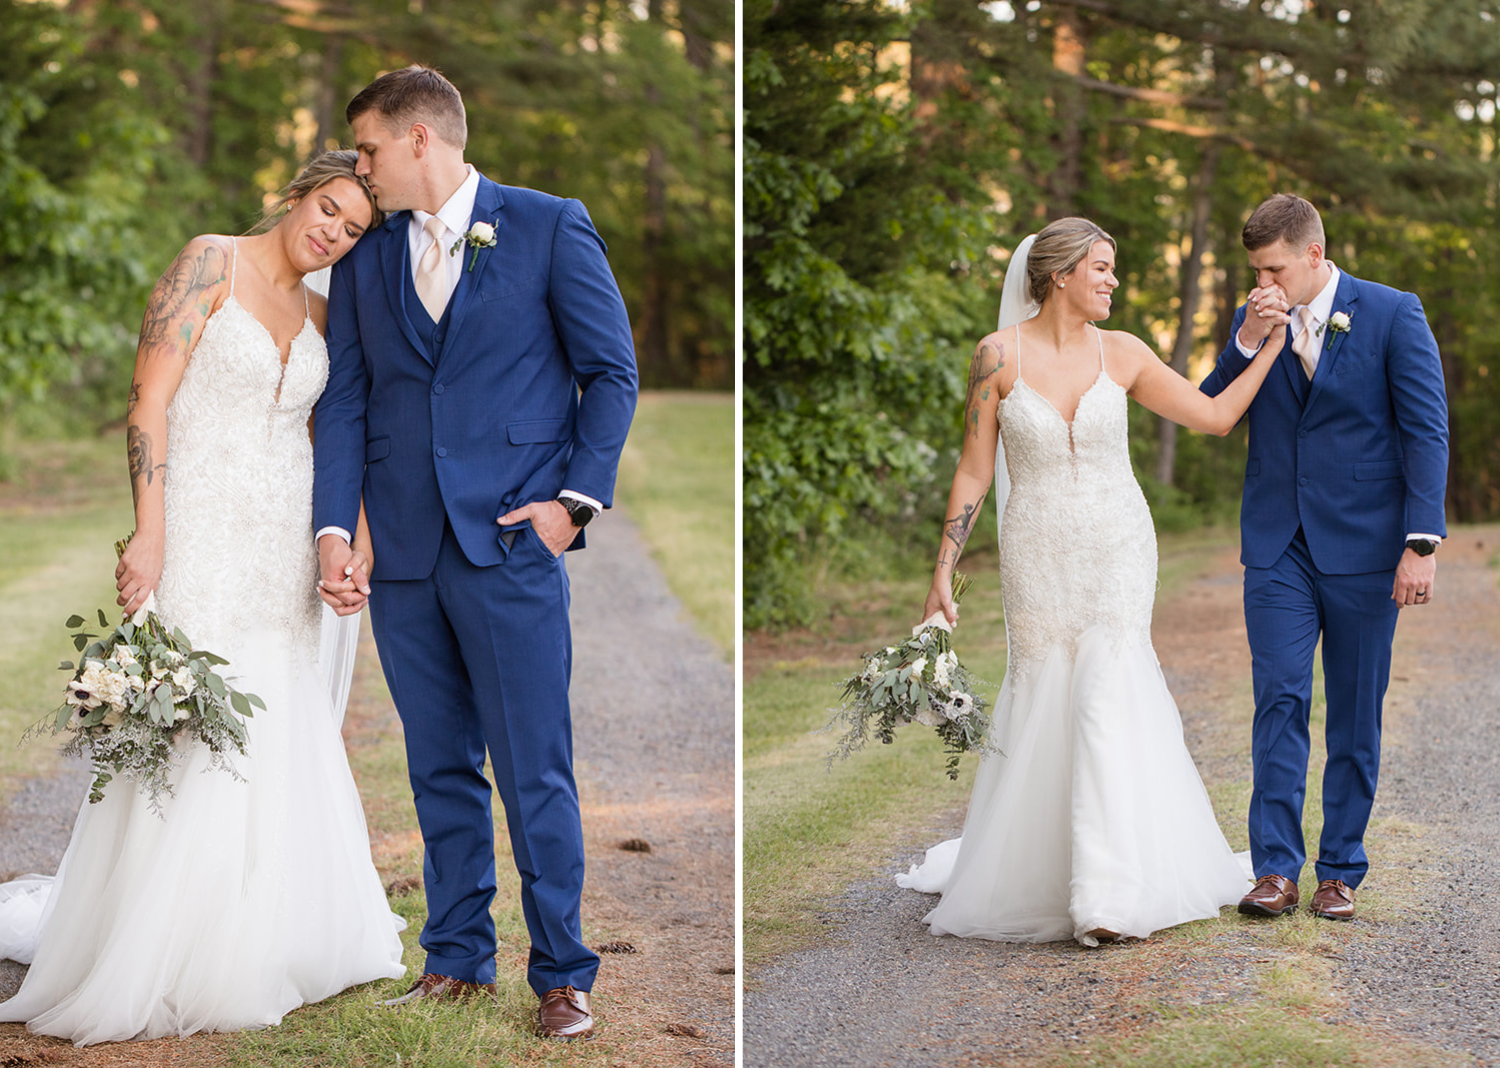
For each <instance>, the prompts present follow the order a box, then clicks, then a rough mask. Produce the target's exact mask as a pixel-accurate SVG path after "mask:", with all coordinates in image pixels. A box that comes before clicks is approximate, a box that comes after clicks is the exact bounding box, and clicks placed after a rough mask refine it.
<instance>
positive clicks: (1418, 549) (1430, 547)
mask: <svg viewBox="0 0 1500 1068" xmlns="http://www.w3.org/2000/svg"><path fill="white" fill-rule="evenodd" d="M1406 547H1407V548H1408V549H1410V550H1411V551H1412V552H1414V553H1416V554H1417V555H1418V556H1431V555H1432V554H1433V553H1435V552H1437V547H1438V543H1437V542H1435V541H1433V540H1432V539H1431V538H1412V539H1411V541H1409V542H1407V543H1406Z"/></svg>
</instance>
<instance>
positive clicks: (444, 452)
mask: <svg viewBox="0 0 1500 1068" xmlns="http://www.w3.org/2000/svg"><path fill="white" fill-rule="evenodd" d="M438 455H439V456H447V455H448V450H447V449H439V450H438ZM1302 481H1303V482H1306V481H1307V479H1305V478H1304V479H1303V480H1302Z"/></svg>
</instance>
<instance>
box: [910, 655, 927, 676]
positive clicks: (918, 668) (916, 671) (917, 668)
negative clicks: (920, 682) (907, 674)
mask: <svg viewBox="0 0 1500 1068" xmlns="http://www.w3.org/2000/svg"><path fill="white" fill-rule="evenodd" d="M926 670H927V658H926V657H925V656H919V657H917V658H916V659H915V660H913V661H912V662H911V677H912V678H914V679H920V678H921V677H922V672H924V671H926Z"/></svg>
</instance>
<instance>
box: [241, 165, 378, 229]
mask: <svg viewBox="0 0 1500 1068" xmlns="http://www.w3.org/2000/svg"><path fill="white" fill-rule="evenodd" d="M358 162H359V153H358V152H356V151H354V149H352V148H336V149H334V150H333V151H331V152H324V153H323V154H322V155H319V156H314V157H313V158H312V159H311V160H310V161H309V162H308V164H307V166H306V167H303V168H302V170H301V172H300V173H298V175H297V177H295V178H293V179H292V180H291V181H290V182H289V183H287V186H286V188H285V189H283V190H282V191H281V192H280V193H279V194H277V197H276V200H275V202H274V203H272V204H271V206H270V207H268V208H267V209H266V210H265V211H263V212H262V213H261V216H260V219H259V221H257V222H256V224H255V226H254V227H253V228H252V229H251V231H250V232H251V233H252V234H259V233H264V232H265V231H267V230H269V229H271V227H273V226H275V225H276V223H277V222H278V221H280V219H281V216H282V213H283V212H285V211H286V210H287V208H288V207H289V206H290V205H291V203H292V202H293V201H300V200H302V199H303V198H304V197H307V196H310V195H311V194H313V193H315V192H317V191H318V190H319V189H322V188H323V187H324V186H325V185H327V184H328V183H329V182H331V181H333V180H334V179H335V178H348V179H349V180H350V181H351V182H353V183H354V184H355V185H357V186H359V188H360V191H361V192H363V193H364V195H365V199H366V200H368V201H369V202H370V225H369V226H367V227H366V229H367V230H373V229H375V227H377V226H379V225H380V224H381V222H383V221H384V220H385V212H383V211H381V210H380V207H379V206H378V205H377V204H376V203H375V194H373V193H371V192H370V187H369V185H367V184H366V183H365V180H364V179H363V178H362V177H360V176H359V175H357V174H355V173H354V165H355V164H356V163H358Z"/></svg>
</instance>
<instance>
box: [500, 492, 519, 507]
mask: <svg viewBox="0 0 1500 1068" xmlns="http://www.w3.org/2000/svg"><path fill="white" fill-rule="evenodd" d="M515 499H516V495H515V494H514V493H507V494H506V495H505V496H504V497H501V498H500V503H501V504H503V505H505V506H506V507H509V506H510V502H511V501H513V500H515Z"/></svg>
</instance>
